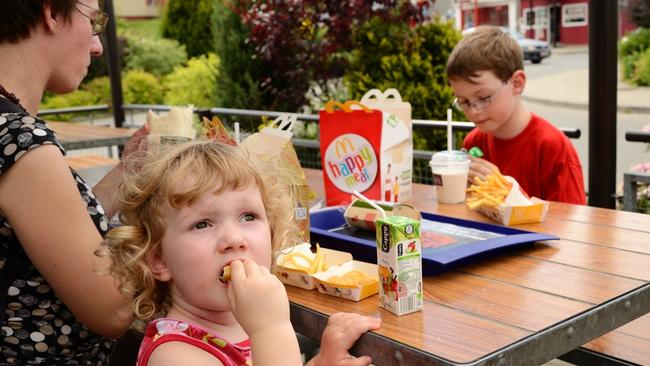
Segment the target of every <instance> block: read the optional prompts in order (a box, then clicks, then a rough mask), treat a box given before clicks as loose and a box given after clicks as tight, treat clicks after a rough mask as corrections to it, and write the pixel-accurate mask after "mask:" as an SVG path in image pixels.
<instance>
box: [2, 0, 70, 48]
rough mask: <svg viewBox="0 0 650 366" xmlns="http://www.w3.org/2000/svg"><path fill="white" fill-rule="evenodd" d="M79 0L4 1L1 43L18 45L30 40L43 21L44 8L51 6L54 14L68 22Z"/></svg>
mask: <svg viewBox="0 0 650 366" xmlns="http://www.w3.org/2000/svg"><path fill="white" fill-rule="evenodd" d="M76 4H77V0H2V6H0V19H2V21H0V43H5V42H9V43H18V42H19V41H21V40H23V39H26V38H29V35H30V34H31V32H32V31H33V30H34V28H36V26H37V25H38V23H39V22H42V21H43V6H44V5H50V7H51V8H52V14H53V15H58V14H62V15H63V19H64V20H66V21H67V19H69V18H70V15H71V14H72V12H73V11H74V8H75V6H76Z"/></svg>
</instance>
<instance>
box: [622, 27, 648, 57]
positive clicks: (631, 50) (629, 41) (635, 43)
mask: <svg viewBox="0 0 650 366" xmlns="http://www.w3.org/2000/svg"><path fill="white" fill-rule="evenodd" d="M648 48H650V29H647V28H637V29H636V30H634V31H632V32H630V33H628V34H626V35H625V37H623V38H622V39H621V41H620V42H619V44H618V54H619V57H621V58H622V57H625V56H628V55H632V54H635V53H639V52H643V51H645V50H647V49H648Z"/></svg>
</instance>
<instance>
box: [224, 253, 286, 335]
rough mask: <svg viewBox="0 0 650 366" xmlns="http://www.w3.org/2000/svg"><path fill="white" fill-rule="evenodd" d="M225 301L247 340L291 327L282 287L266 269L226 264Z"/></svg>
mask: <svg viewBox="0 0 650 366" xmlns="http://www.w3.org/2000/svg"><path fill="white" fill-rule="evenodd" d="M230 269H231V280H230V284H229V285H228V300H229V302H230V308H231V309H232V312H233V314H234V315H235V318H236V319H237V321H238V322H239V324H240V325H241V326H242V328H243V329H244V331H245V332H246V333H247V334H248V336H249V337H251V338H253V337H254V336H255V334H256V333H258V332H261V331H265V330H269V329H273V328H275V327H279V326H287V325H289V326H290V325H291V322H290V320H289V299H288V297H287V292H286V290H285V289H284V285H283V284H282V282H280V280H279V279H278V278H277V277H275V276H274V275H273V274H271V272H269V270H268V269H267V268H266V267H263V266H260V265H258V264H257V263H255V262H253V261H251V260H246V261H244V262H243V263H242V262H241V261H233V262H232V263H230Z"/></svg>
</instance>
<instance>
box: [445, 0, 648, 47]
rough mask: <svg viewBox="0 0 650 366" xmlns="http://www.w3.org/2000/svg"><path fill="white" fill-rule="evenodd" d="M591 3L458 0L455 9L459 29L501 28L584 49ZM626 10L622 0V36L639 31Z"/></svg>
mask: <svg viewBox="0 0 650 366" xmlns="http://www.w3.org/2000/svg"><path fill="white" fill-rule="evenodd" d="M589 1H590V0H455V1H454V4H453V6H454V10H455V15H456V24H457V25H459V28H460V29H465V28H469V27H472V26H476V25H480V24H492V25H500V26H506V27H509V28H510V29H513V30H516V31H519V32H520V33H522V34H524V35H526V37H529V38H534V39H540V40H544V41H548V42H549V43H551V44H554V45H555V44H571V45H582V44H588V43H589V31H588V29H589V16H588V14H589ZM593 1H603V0H593ZM604 1H610V0H604ZM626 6H627V1H626V0H619V22H618V23H619V36H622V35H624V34H625V33H627V32H629V31H631V30H633V29H635V28H636V25H634V23H632V22H631V21H630V20H629V19H628V17H627V14H626V11H625V7H626ZM529 19H530V21H531V23H532V24H529V22H528V21H527V20H529Z"/></svg>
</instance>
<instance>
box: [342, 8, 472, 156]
mask: <svg viewBox="0 0 650 366" xmlns="http://www.w3.org/2000/svg"><path fill="white" fill-rule="evenodd" d="M460 38H461V36H460V34H459V33H458V32H457V31H456V30H455V29H454V28H453V26H452V24H451V23H448V22H439V21H436V22H431V23H427V24H422V25H419V26H417V27H415V28H412V27H409V26H408V25H406V24H403V23H395V22H392V23H387V22H384V21H382V20H380V19H377V18H375V19H373V20H371V21H369V22H367V23H365V24H364V25H362V26H361V27H359V28H358V29H357V30H356V31H355V34H354V37H353V39H354V42H355V43H356V46H357V50H356V51H354V52H353V53H352V59H351V62H350V67H349V68H348V69H347V70H346V74H345V81H346V84H347V85H348V88H349V90H350V94H351V96H352V98H353V99H359V98H361V96H362V95H363V94H364V93H365V92H366V91H368V90H369V89H372V88H378V89H380V90H386V89H388V88H396V89H397V90H398V91H399V92H400V94H401V95H402V99H404V100H405V101H408V102H409V103H411V107H412V108H413V118H414V119H435V120H445V119H446V116H447V109H448V108H450V106H451V103H452V101H453V99H454V95H453V91H452V89H451V87H450V86H449V85H448V83H447V78H446V76H445V65H446V63H447V57H448V56H449V53H451V50H452V49H453V47H454V46H455V45H456V43H458V41H459V40H460ZM461 116H462V114H461V113H460V112H458V111H454V119H455V120H459V119H460V117H461ZM445 134H446V132H445V131H442V130H433V132H432V131H431V128H430V127H427V128H422V129H415V132H414V145H415V148H416V149H425V150H441V149H444V148H446V141H447V140H446V135H445ZM459 137H461V139H460V141H462V136H459ZM457 140H458V139H457Z"/></svg>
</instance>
